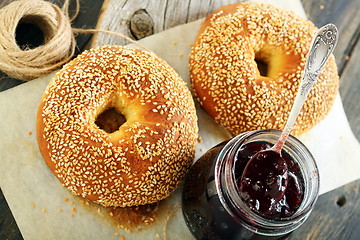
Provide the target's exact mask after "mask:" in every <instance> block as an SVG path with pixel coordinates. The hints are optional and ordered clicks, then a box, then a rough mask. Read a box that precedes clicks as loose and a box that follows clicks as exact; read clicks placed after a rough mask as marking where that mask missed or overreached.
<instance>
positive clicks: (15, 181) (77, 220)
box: [0, 0, 360, 239]
mask: <svg viewBox="0 0 360 240" xmlns="http://www.w3.org/2000/svg"><path fill="white" fill-rule="evenodd" d="M274 3H276V4H278V5H279V4H280V5H281V6H283V7H287V8H291V9H293V10H295V11H297V12H298V13H299V14H302V15H304V12H303V9H302V7H301V4H300V1H291V4H292V5H289V3H288V1H286V0H281V1H280V0H279V1H274ZM200 22H201V21H197V22H193V23H189V24H186V25H182V26H178V27H176V28H173V29H170V30H167V31H164V32H162V33H159V34H156V35H154V36H151V37H148V38H146V39H143V40H142V41H140V43H141V44H143V45H144V46H146V47H147V48H148V49H150V50H152V51H154V52H155V53H156V54H157V55H158V56H160V57H161V58H163V59H164V60H166V61H167V62H168V63H169V64H170V65H171V66H173V67H174V69H175V70H176V71H177V72H178V73H179V74H180V75H181V76H182V77H183V79H184V80H185V81H187V82H189V74H188V68H187V62H188V57H187V56H188V54H189V52H190V43H192V42H193V41H194V39H195V36H196V34H197V30H198V28H199V27H200ZM174 41H176V42H177V44H176V45H174V44H173V42H174ZM52 76H53V74H51V75H49V76H47V77H44V78H39V79H36V80H33V81H31V82H28V83H25V84H23V85H20V86H18V87H15V88H13V89H9V90H7V91H5V92H3V93H0V103H1V104H0V119H1V126H0V136H1V138H0V146H1V147H0V148H1V149H0V186H1V189H2V191H3V193H4V195H5V197H6V199H7V201H8V203H9V206H10V208H11V211H12V213H13V215H14V217H15V219H16V222H17V224H18V226H19V228H20V230H21V232H22V235H23V236H24V238H25V239H121V237H122V236H124V237H125V239H164V238H165V237H166V239H193V238H192V236H191V234H190V232H189V230H188V229H187V227H186V225H185V222H184V220H183V217H182V213H181V209H180V195H181V189H179V190H177V191H175V192H174V193H173V194H172V195H171V196H170V197H169V198H168V199H166V200H164V201H163V202H161V203H160V204H159V207H158V214H156V215H155V217H154V222H153V223H151V224H149V225H147V226H144V229H143V230H142V231H135V232H132V233H129V232H128V231H127V230H125V229H122V228H121V226H118V224H117V222H116V221H114V217H112V216H111V215H110V210H109V209H105V208H103V207H100V206H99V205H97V204H94V203H88V202H85V201H84V200H83V199H82V198H80V197H77V196H73V195H72V194H71V193H70V192H69V191H68V190H67V189H66V188H64V187H62V186H61V184H60V182H59V181H58V180H57V179H56V178H55V176H54V175H53V174H52V173H51V172H50V171H49V169H48V168H47V166H46V165H45V163H44V161H43V159H42V157H41V155H40V153H39V150H38V147H37V142H36V136H35V119H36V112H37V107H38V104H39V102H40V99H41V95H42V93H43V91H44V90H45V88H46V86H47V84H48V82H49V81H50V79H51V77H52ZM197 113H198V117H199V127H200V136H201V138H202V140H203V141H202V142H201V143H199V145H198V148H197V153H196V159H197V158H198V157H199V156H201V155H202V154H203V153H204V152H205V151H206V150H207V149H209V148H210V147H212V146H214V145H216V144H217V143H219V142H221V141H223V140H225V139H228V138H229V137H230V135H229V134H228V133H227V132H226V131H225V130H224V129H222V128H221V127H219V126H218V125H216V124H215V123H214V122H213V120H212V119H211V118H210V117H209V116H208V115H206V113H204V112H203V111H202V110H201V109H200V108H198V112H197ZM301 139H302V140H303V141H304V143H305V144H306V145H307V146H308V147H309V148H310V150H311V151H312V153H313V155H314V156H315V158H316V160H317V163H318V166H319V169H320V179H321V193H324V192H327V191H330V190H332V189H334V188H337V187H339V186H341V185H343V184H346V183H348V182H350V181H353V180H355V179H358V178H359V177H360V161H359V159H358V156H360V144H359V142H358V141H357V140H356V138H355V137H354V136H353V134H352V132H351V130H350V127H349V124H348V122H347V119H346V116H345V113H344V111H343V107H342V103H341V99H340V96H337V99H336V102H335V105H334V107H333V108H332V111H331V112H330V114H329V115H328V116H327V118H326V119H325V120H323V121H322V122H321V123H320V124H319V125H317V126H316V127H315V128H313V129H312V130H311V131H310V132H308V133H307V134H306V135H303V136H302V137H301ZM65 200H67V201H65ZM60 210H61V211H60ZM59 211H60V212H59ZM71 214H72V215H73V216H71ZM119 227H120V228H119ZM165 235H166V236H165Z"/></svg>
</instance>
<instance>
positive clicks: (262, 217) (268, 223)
mask: <svg viewBox="0 0 360 240" xmlns="http://www.w3.org/2000/svg"><path fill="white" fill-rule="evenodd" d="M279 135H280V132H279V131H277V130H261V131H254V132H248V133H244V134H241V135H239V136H237V137H235V138H233V139H231V140H229V141H226V142H223V143H221V144H219V145H217V146H215V147H213V148H212V149H210V150H209V151H208V152H206V153H205V154H204V155H203V156H202V157H201V158H199V159H198V160H197V162H196V163H195V164H194V166H193V167H192V168H191V169H190V171H189V173H188V174H187V176H186V178H185V181H184V187H183V195H182V209H183V214H184V218H185V221H186V223H187V225H188V227H189V229H190V231H191V232H192V233H193V235H194V236H195V237H196V238H197V239H246V240H255V239H264V240H265V239H286V238H287V237H288V236H289V235H290V234H291V232H292V231H294V230H295V229H296V228H297V227H299V226H300V225H301V224H302V223H303V222H304V221H305V220H306V218H307V216H308V215H309V214H310V212H311V209H312V207H313V204H314V203H315V201H316V199H317V195H318V190H319V178H318V170H317V167H316V164H315V162H314V159H313V157H312V155H311V154H310V152H309V151H308V149H307V148H306V147H305V146H304V145H303V144H302V143H301V142H300V141H299V140H297V139H296V138H294V137H291V136H290V138H289V139H288V141H287V142H286V143H285V145H284V148H283V152H282V155H281V157H282V158H283V159H284V161H285V162H284V163H281V161H280V164H279V165H278V166H275V167H276V168H279V169H277V170H276V169H275V170H274V169H272V167H271V166H270V168H269V169H270V170H264V171H263V173H264V174H263V176H262V177H260V178H259V179H257V180H256V181H255V182H253V183H250V185H249V186H250V187H244V183H242V181H245V180H244V178H243V173H244V169H245V168H246V165H247V162H248V161H249V159H250V158H251V157H252V156H253V155H254V154H255V153H257V152H258V151H260V150H264V149H268V148H270V147H271V146H272V145H273V144H274V143H275V142H276V140H277V139H278V137H279ZM282 165H284V166H285V165H286V166H285V167H284V168H282ZM256 170H257V171H258V170H259V169H256ZM278 170H279V171H278ZM246 171H247V173H246V174H245V175H246V176H245V178H246V177H250V178H254V179H255V178H256V177H258V176H257V173H256V172H252V171H253V169H251V168H250V169H247V170H246ZM260 171H262V170H261V168H260ZM266 172H269V174H270V175H271V174H273V173H274V172H276V174H273V175H274V176H272V177H277V176H275V175H277V174H280V175H281V174H285V177H286V181H284V184H282V183H281V184H279V183H277V185H278V186H280V189H279V190H278V191H277V192H276V191H274V189H273V188H272V187H271V183H269V185H268V187H270V189H271V191H270V192H269V191H260V192H263V193H262V195H261V194H260V196H256V194H254V193H253V192H251V191H252V190H251V189H252V188H253V189H256V188H257V187H258V185H257V183H256V182H257V181H260V182H261V181H262V180H263V181H270V182H271V181H272V182H274V181H273V180H271V179H272V177H271V176H270V177H269V176H267V175H266V174H265V173H266ZM254 176H255V177H254ZM269 179H270V180H269ZM279 179H280V180H282V177H280V178H279ZM265 185H266V184H265ZM259 186H260V185H259ZM265 192H266V194H264V193H265ZM246 194H248V195H250V196H251V198H247V196H246ZM267 194H269V196H270V200H271V199H275V203H274V204H268V206H266V205H264V206H262V205H261V203H264V202H269V199H268V196H267ZM254 196H255V197H254ZM256 197H257V199H255V200H254V198H256ZM252 200H254V201H253V202H252ZM270 202H271V201H270ZM259 204H260V205H259Z"/></svg>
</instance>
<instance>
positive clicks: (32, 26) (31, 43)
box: [15, 16, 50, 51]
mask: <svg viewBox="0 0 360 240" xmlns="http://www.w3.org/2000/svg"><path fill="white" fill-rule="evenodd" d="M49 28H50V26H48V23H46V22H44V21H43V20H42V19H41V18H40V17H37V16H25V17H23V18H22V19H20V21H19V23H18V25H17V26H16V30H15V41H16V44H17V45H18V46H19V48H20V49H21V50H23V51H24V50H29V49H34V48H37V47H40V46H41V45H44V44H45V43H46V39H47V38H48V37H50V36H46V35H49V34H45V33H48V32H49V31H48V30H49Z"/></svg>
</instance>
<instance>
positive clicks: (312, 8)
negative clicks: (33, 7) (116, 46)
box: [0, 0, 360, 240]
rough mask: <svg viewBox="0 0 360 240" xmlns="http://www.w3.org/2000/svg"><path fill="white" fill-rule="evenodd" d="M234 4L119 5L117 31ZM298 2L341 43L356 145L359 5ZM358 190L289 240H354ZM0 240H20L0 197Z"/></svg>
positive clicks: (161, 24) (154, 27) (137, 31)
mask: <svg viewBox="0 0 360 240" xmlns="http://www.w3.org/2000/svg"><path fill="white" fill-rule="evenodd" d="M234 1H235V0H223V1H219V0H209V1H206V2H202V1H198V0H188V1H183V0H168V1H165V0H147V1H140V0H137V1H135V0H132V1H125V0H119V4H120V5H124V7H125V8H128V9H129V13H130V14H129V15H126V16H124V23H122V29H120V31H121V32H122V33H124V34H128V35H130V36H131V37H132V38H135V39H140V38H142V37H144V36H147V35H151V34H154V33H157V32H160V31H162V30H165V29H167V28H171V27H174V26H176V25H179V24H182V23H186V22H189V21H193V20H195V19H199V18H202V17H205V16H206V15H207V14H208V13H210V12H211V11H212V10H214V9H216V8H217V7H219V6H221V5H225V4H227V3H230V2H234ZM301 1H302V4H303V6H304V9H305V12H306V13H307V15H308V18H309V19H310V20H312V21H313V22H314V24H315V25H316V26H321V25H324V24H326V23H328V22H332V23H334V24H335V25H337V26H338V28H339V31H340V34H341V37H340V40H339V43H338V46H337V48H336V50H335V53H334V55H335V57H336V62H337V65H338V71H339V75H340V77H341V83H340V94H341V97H342V101H343V104H344V109H345V112H346V115H347V117H348V120H349V123H350V126H351V128H352V130H353V132H354V134H355V136H356V137H357V139H358V140H360V104H359V102H360V94H359V93H360V81H358V76H360V68H359V66H358V63H359V62H360V41H359V38H360V14H358V10H359V9H360V0H343V1H335V0H328V1H325V0H301ZM8 2H11V0H5V1H2V2H1V3H0V7H3V6H4V5H6V4H7V3H8ZM55 2H57V1H55ZM107 2H108V0H105V1H104V2H103V1H98V0H91V1H90V0H87V1H81V11H80V14H79V16H78V17H77V19H76V20H75V21H74V22H73V26H74V27H82V28H94V27H95V26H96V23H97V19H98V16H99V12H101V7H102V6H103V7H106V4H107ZM130 2H131V3H130ZM154 6H163V8H162V10H161V11H160V10H159V11H158V13H157V14H155V15H151V14H149V12H151V11H154ZM151 9H152V10H151ZM148 10H149V11H148ZM150 10H151V11H150ZM89 16H91V17H89ZM100 16H101V14H100ZM141 23H145V24H141ZM130 26H132V28H130ZM89 41H90V36H89V35H79V36H77V42H78V52H81V51H82V50H83V49H86V48H87V47H88V46H89V45H88V43H89ZM0 77H2V78H3V80H2V81H0V91H3V90H6V89H8V88H11V87H13V86H16V85H18V84H21V83H22V81H20V80H15V79H10V78H9V77H7V76H5V75H4V74H2V75H0ZM354 158H358V159H359V160H360V157H359V156H354ZM359 189H360V180H357V181H355V182H352V183H349V184H347V185H345V186H343V187H340V188H338V189H335V190H333V191H331V192H329V193H326V194H324V195H321V196H320V197H319V200H318V202H317V204H316V206H315V208H314V211H313V212H312V214H311V216H310V217H309V219H308V220H307V222H306V223H305V224H304V225H303V226H301V227H300V229H298V230H297V231H295V233H294V234H293V235H292V236H291V238H290V239H319V240H320V239H339V240H342V239H343V240H345V239H346V240H349V239H350V240H351V239H353V240H357V239H359V236H360V228H359V227H358V225H359V224H360V194H359ZM0 239H22V235H21V233H20V231H19V229H18V227H17V225H16V222H15V220H14V218H13V216H12V213H11V211H10V209H9V207H8V205H7V203H6V200H5V197H4V196H3V194H2V192H1V191H0Z"/></svg>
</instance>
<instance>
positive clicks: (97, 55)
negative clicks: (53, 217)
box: [37, 46, 198, 207]
mask: <svg viewBox="0 0 360 240" xmlns="http://www.w3.org/2000/svg"><path fill="white" fill-rule="evenodd" d="M109 107H115V108H116V110H117V111H119V112H121V113H122V114H123V115H124V116H125V117H126V120H127V121H126V122H125V123H124V124H123V125H121V127H120V129H119V130H118V131H116V132H114V133H111V134H109V133H106V132H105V131H104V130H102V129H100V128H99V127H98V126H97V125H96V124H95V120H96V117H97V116H98V115H99V114H100V113H101V112H103V111H104V110H105V109H107V108H109ZM197 131H198V128H197V117H196V111H195V106H194V102H193V99H192V97H191V93H190V91H189V90H188V88H187V87H186V84H185V82H184V81H182V80H181V78H180V77H179V76H178V75H177V73H176V72H175V71H174V70H173V69H172V68H171V67H170V66H169V65H167V64H166V63H165V62H163V61H162V60H160V59H159V58H157V57H156V56H155V55H154V54H151V53H148V52H145V51H141V50H136V49H132V48H127V47H120V46H104V47H101V48H97V49H92V50H89V51H85V52H84V53H83V54H81V55H79V56H78V57H77V58H76V59H74V60H73V61H71V62H70V63H68V64H67V65H66V66H64V68H63V69H62V70H61V71H59V72H58V73H57V74H56V76H55V77H54V78H53V80H52V82H51V83H50V84H49V86H48V87H47V89H46V91H45V94H44V96H43V99H42V101H41V103H40V106H39V112H38V116H37V138H38V144H39V148H40V151H41V154H42V155H43V157H44V159H45V161H46V163H47V165H48V166H49V168H50V170H51V171H52V172H53V173H54V174H55V176H56V177H57V178H58V179H59V180H60V181H61V182H62V183H63V184H64V185H65V186H66V187H68V188H69V189H70V190H71V191H72V192H73V193H75V194H78V195H82V196H83V197H85V198H87V199H89V200H91V201H95V202H97V203H100V204H102V205H104V206H121V207H125V206H134V205H143V204H148V203H153V202H156V201H159V200H161V199H163V198H165V197H166V196H168V195H169V194H170V193H171V192H172V191H173V190H174V189H175V188H176V187H177V186H178V185H179V183H180V181H181V180H182V177H183V175H184V173H185V172H186V171H187V170H188V168H189V167H190V166H191V164H192V161H193V159H194V154H195V146H196V141H197V136H198V135H197Z"/></svg>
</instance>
